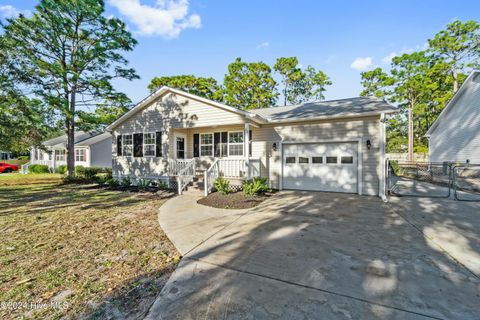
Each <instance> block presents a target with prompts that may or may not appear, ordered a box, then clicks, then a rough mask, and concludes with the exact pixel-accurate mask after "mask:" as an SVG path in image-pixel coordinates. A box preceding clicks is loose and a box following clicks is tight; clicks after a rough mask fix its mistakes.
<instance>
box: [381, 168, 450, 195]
mask: <svg viewBox="0 0 480 320" xmlns="http://www.w3.org/2000/svg"><path fill="white" fill-rule="evenodd" d="M387 166H388V167H387V172H388V174H387V187H388V188H387V189H388V194H389V195H391V196H408V197H431V198H448V197H450V194H451V188H450V186H451V183H452V177H451V166H450V165H448V164H443V163H433V162H400V161H387Z"/></svg>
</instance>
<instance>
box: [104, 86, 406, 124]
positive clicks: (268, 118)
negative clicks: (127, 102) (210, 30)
mask: <svg viewBox="0 0 480 320" xmlns="http://www.w3.org/2000/svg"><path fill="white" fill-rule="evenodd" d="M166 93H174V94H177V95H181V96H183V97H186V98H189V99H192V100H197V101H200V102H203V103H205V104H209V105H211V106H214V107H217V108H219V109H222V110H226V111H230V112H233V113H236V114H239V115H241V116H244V117H245V118H247V119H250V120H252V121H254V122H256V123H260V124H265V123H269V122H294V121H308V120H315V119H323V118H348V117H362V116H369V115H378V114H381V113H394V112H396V109H395V108H394V107H393V106H392V105H390V104H388V103H387V102H385V101H384V100H382V99H379V98H374V97H355V98H348V99H339V100H330V101H318V102H306V103H302V104H297V105H292V106H286V107H271V108H262V109H253V110H249V111H243V110H240V109H238V108H235V107H231V106H228V105H226V104H223V103H220V102H216V101H213V100H210V99H206V98H203V97H199V96H196V95H194V94H191V93H188V92H184V91H182V90H178V89H174V88H170V87H166V86H164V87H162V88H160V89H158V90H157V91H155V92H153V93H151V94H150V95H148V96H147V97H146V98H145V99H143V100H142V101H140V102H139V103H137V104H136V105H135V106H134V107H133V108H132V109H130V110H129V111H128V112H127V113H125V114H124V115H123V116H121V117H120V118H118V119H117V120H115V121H114V122H113V123H112V124H110V125H109V126H108V127H107V128H106V131H112V130H113V129H114V128H115V127H117V126H118V125H120V124H121V123H122V122H124V121H126V120H128V119H129V118H130V117H132V116H133V115H134V114H136V113H137V112H139V111H141V110H142V109H143V108H144V107H146V106H147V105H148V104H149V103H151V102H152V101H154V100H155V99H157V98H159V97H161V96H162V95H164V94H166Z"/></svg>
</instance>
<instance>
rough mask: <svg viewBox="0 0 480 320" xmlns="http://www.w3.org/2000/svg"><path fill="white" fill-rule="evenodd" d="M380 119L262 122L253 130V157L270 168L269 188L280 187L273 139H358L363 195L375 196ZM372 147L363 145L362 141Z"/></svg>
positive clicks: (279, 155) (309, 140)
mask: <svg viewBox="0 0 480 320" xmlns="http://www.w3.org/2000/svg"><path fill="white" fill-rule="evenodd" d="M379 136H380V118H379V117H370V118H356V119H351V120H346V119H343V120H337V121H332V120H330V121H318V122H309V123H296V124H295V123H293V124H288V125H277V126H275V125H266V126H263V127H262V128H259V129H256V130H255V129H254V132H253V141H254V146H255V145H256V144H258V146H257V147H255V148H254V149H253V150H254V152H253V154H252V156H253V157H261V158H262V163H263V166H265V167H268V168H269V170H270V179H271V183H272V187H274V188H280V175H281V170H282V169H281V168H282V162H281V150H280V148H277V151H276V152H275V151H273V150H272V144H273V143H274V142H277V144H279V143H280V142H281V141H283V142H321V141H342V140H343V141H345V140H348V139H351V140H358V139H361V145H360V148H361V153H362V159H361V161H362V180H363V188H362V189H363V191H362V193H363V194H369V195H376V194H378V187H379V180H378V178H379V174H380V170H381V166H380V141H379ZM368 139H369V140H370V141H371V143H372V147H371V149H370V150H368V149H367V148H366V140H368Z"/></svg>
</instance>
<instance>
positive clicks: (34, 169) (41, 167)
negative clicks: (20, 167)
mask: <svg viewBox="0 0 480 320" xmlns="http://www.w3.org/2000/svg"><path fill="white" fill-rule="evenodd" d="M28 171H29V172H31V173H50V169H49V168H48V166H47V165H46V164H32V165H30V166H28Z"/></svg>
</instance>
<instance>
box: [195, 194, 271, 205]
mask: <svg viewBox="0 0 480 320" xmlns="http://www.w3.org/2000/svg"><path fill="white" fill-rule="evenodd" d="M270 195H271V193H264V194H261V195H256V196H250V197H247V196H245V195H244V194H243V192H241V191H239V192H232V193H228V194H221V193H220V192H214V193H210V194H209V195H208V196H206V197H204V198H202V199H200V200H198V203H199V204H202V205H204V206H209V207H213V208H220V209H248V208H253V207H256V206H258V205H259V204H260V203H262V202H263V201H265V200H266V199H268V197H270Z"/></svg>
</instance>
